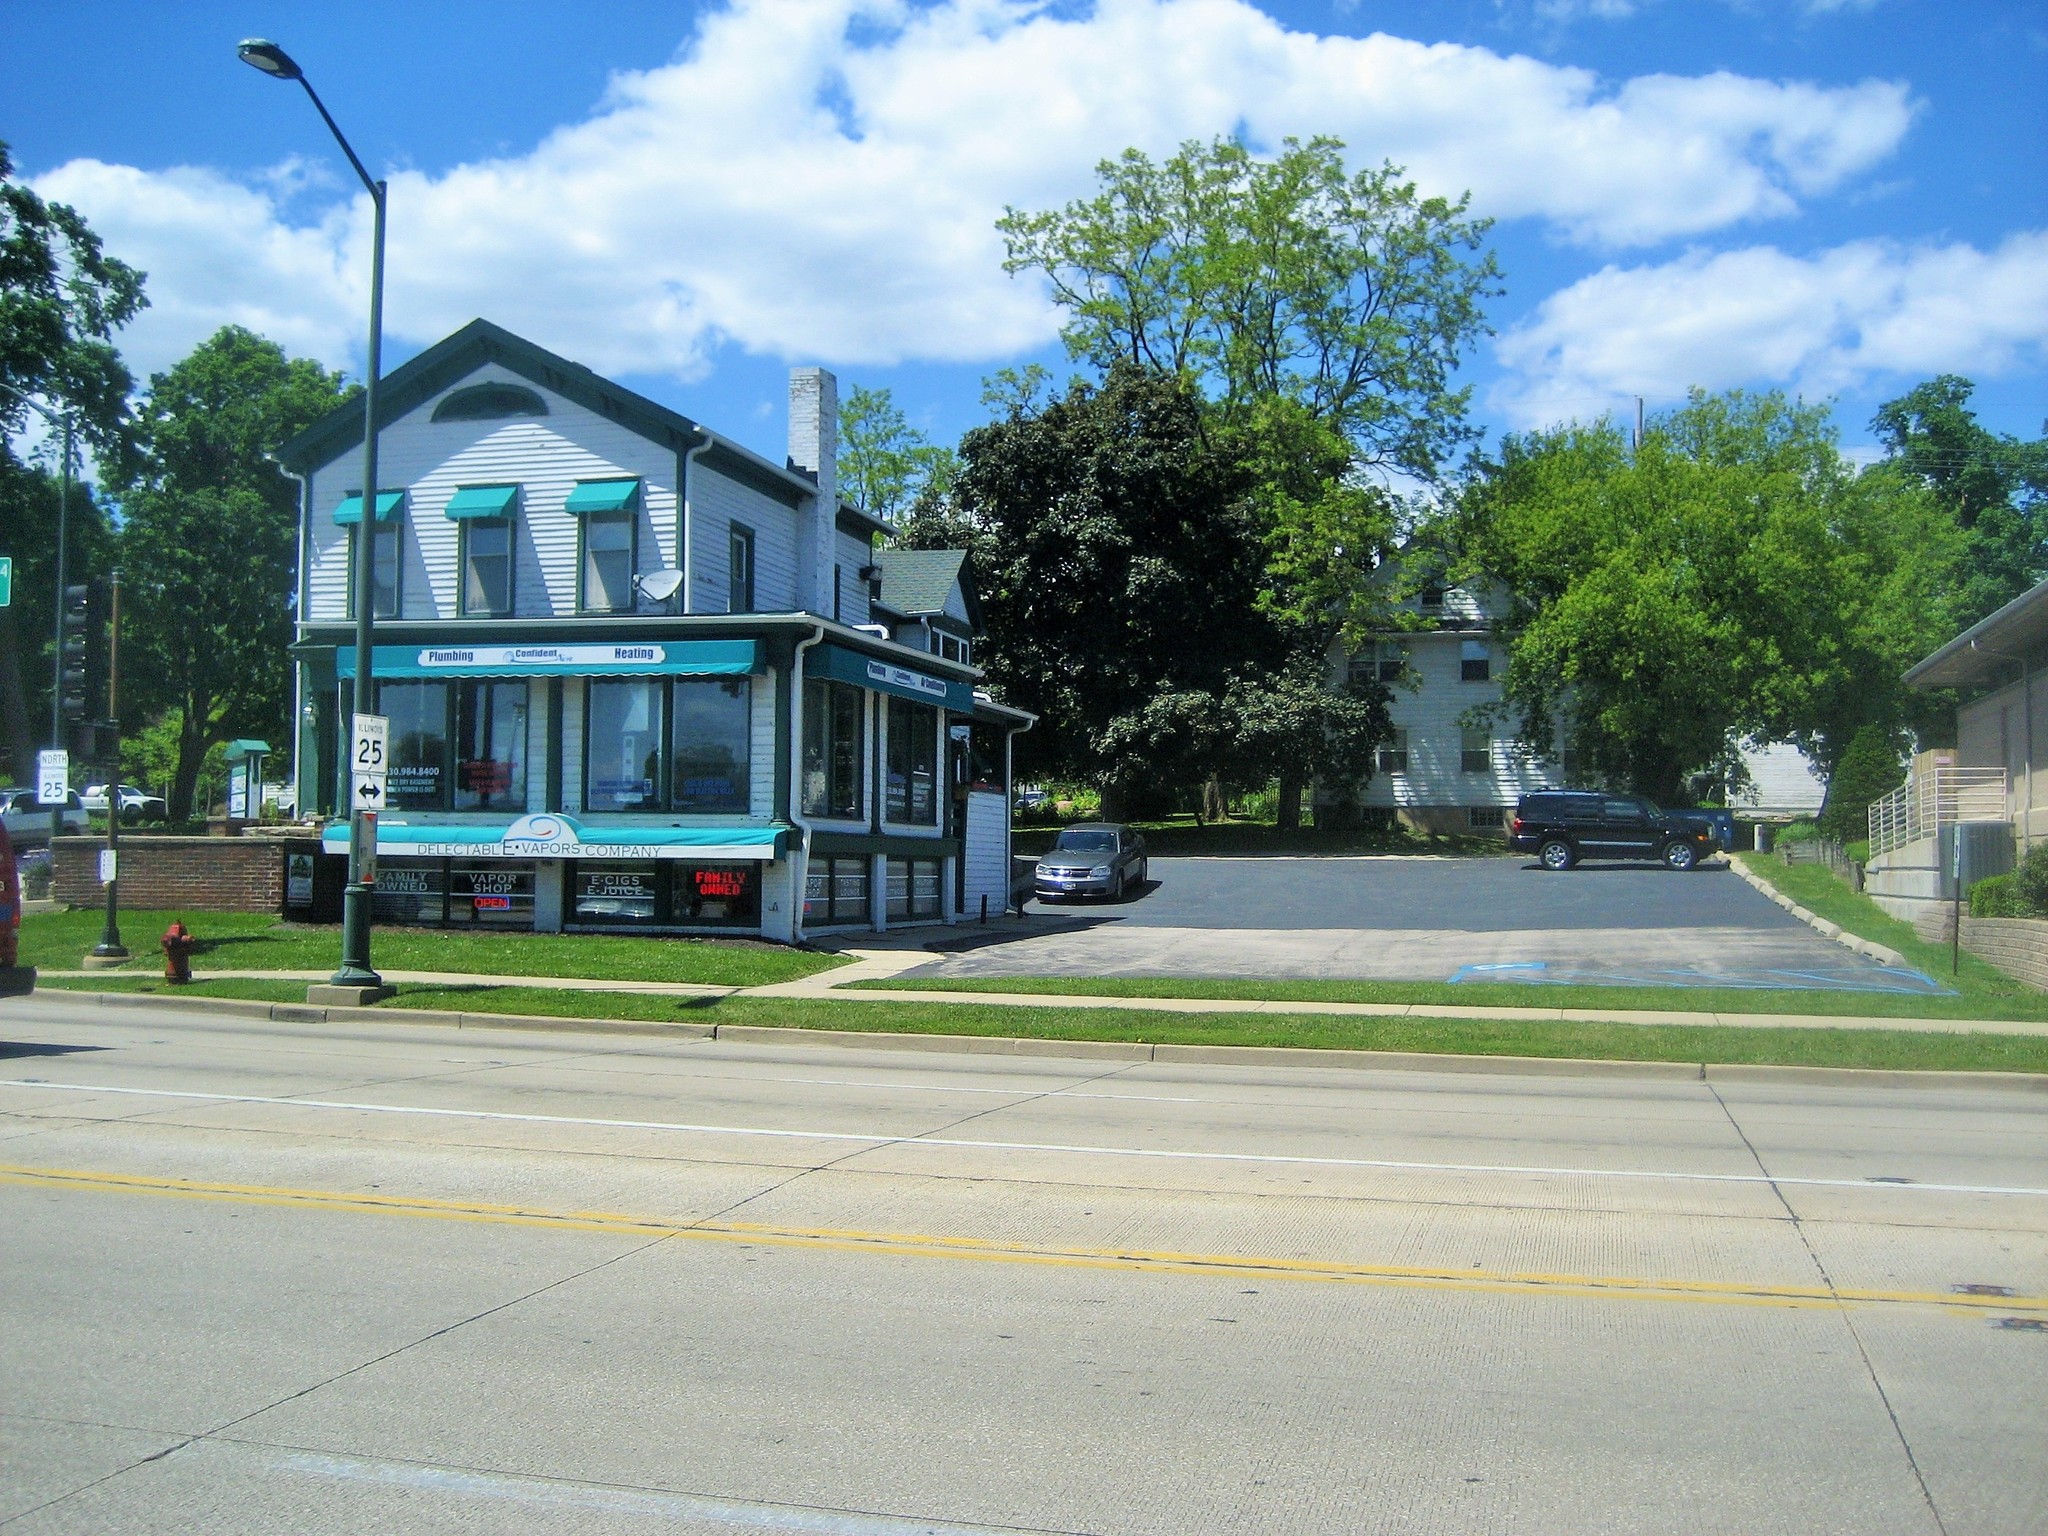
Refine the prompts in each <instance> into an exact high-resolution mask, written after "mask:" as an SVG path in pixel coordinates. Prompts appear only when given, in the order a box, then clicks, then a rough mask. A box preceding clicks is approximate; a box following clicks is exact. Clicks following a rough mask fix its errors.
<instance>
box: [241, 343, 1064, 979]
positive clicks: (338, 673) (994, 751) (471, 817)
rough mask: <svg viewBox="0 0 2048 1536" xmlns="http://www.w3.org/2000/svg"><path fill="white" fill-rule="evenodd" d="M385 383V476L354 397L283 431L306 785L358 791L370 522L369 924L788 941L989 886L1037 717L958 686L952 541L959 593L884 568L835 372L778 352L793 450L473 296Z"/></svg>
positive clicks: (926, 577)
mask: <svg viewBox="0 0 2048 1536" xmlns="http://www.w3.org/2000/svg"><path fill="white" fill-rule="evenodd" d="M380 408H381V410H382V421H381V424H380V430H379V452H380V464H381V467H380V478H381V479H382V482H383V483H382V484H381V485H379V486H378V487H376V488H375V495H374V496H371V497H367V498H366V497H365V496H364V494H363V486H362V485H361V483H360V473H359V463H360V447H361V441H362V411H361V409H360V408H358V407H355V406H349V407H344V408H342V409H339V410H337V411H335V412H333V413H332V414H330V415H329V416H327V417H325V418H324V419H322V420H321V421H319V422H317V423H315V424H314V425H313V426H312V427H310V428H308V429H307V430H306V431H305V432H302V433H301V434H299V435H298V436H297V437H295V438H293V439H292V440H291V441H290V442H289V443H287V444H285V445H284V446H283V447H282V448H281V449H279V450H278V453H277V458H278V460H279V462H280V463H282V464H283V465H284V467H285V468H286V470H287V471H289V472H290V473H291V474H292V475H294V476H295V477H297V478H298V479H299V481H300V482H301V485H302V496H301V506H300V528H299V589H298V594H297V618H298V639H297V642H296V644H294V646H293V647H292V651H293V657H294V660H295V661H296V663H297V672H298V706H299V722H300V723H299V743H298V746H299V750H298V752H297V753H296V754H295V757H296V762H297V766H298V773H299V782H298V784H297V792H298V796H299V801H298V803H299V805H300V806H301V807H302V808H305V809H306V810H308V811H313V810H319V811H325V812H332V811H335V810H337V809H338V807H339V806H340V805H341V804H342V803H343V797H344V795H345V794H346V791H347V780H346V777H345V775H344V769H343V764H342V762H341V760H340V759H341V754H340V752H339V744H340V742H341V740H342V739H343V737H344V736H345V734H346V728H347V724H348V718H349V713H350V709H351V699H352V693H353V687H354V672H355V651H354V644H353V637H354V626H353V623H352V621H351V592H350V582H349V574H348V573H349V568H350V558H351V551H352V550H353V549H354V548H355V546H356V541H357V540H359V539H361V538H365V537H367V538H370V539H372V540H373V541H374V542H373V545H372V556H373V562H374V570H375V581H374V583H373V602H374V604H375V608H374V614H375V617H376V619H377V628H376V640H377V644H376V649H375V653H374V657H373V663H372V665H373V676H374V678H375V682H376V693H377V712H378V713H380V714H382V715H384V716H386V717H387V718H388V719H389V721H390V733H391V736H390V740H391V746H390V756H391V765H390V767H391V772H390V779H389V799H388V808H387V810H386V811H385V813H384V815H383V817H382V818H381V821H380V824H379V827H378V833H377V862H378V874H377V886H376V894H375V912H376V916H377V920H378V921H380V922H387V923H416V924H424V925H433V926H465V925H477V926H495V927H507V928H532V929H537V930H543V931H557V930H569V931H577V930H591V931H618V930H631V931H640V932H700V931H705V932H725V933H732V932H742V933H753V934H758V935H760V936H763V937H767V938H773V939H780V940H784V941H792V940H795V939H799V938H801V937H803V936H804V935H805V934H806V933H815V932H818V931H820V930H821V929H831V928H848V927H853V928H860V927H873V928H880V927H885V926H891V925H895V924H901V923H907V922H936V921H949V922H950V921H953V920H955V919H956V918H957V917H958V916H959V915H960V914H962V913H965V912H977V913H978V912H979V911H980V910H981V906H982V902H983V901H984V900H986V901H987V902H988V904H989V906H990V908H991V909H992V910H997V911H1000V910H1001V909H1002V907H1003V906H1004V905H1005V904H1006V903H1007V901H1008V897H1009V881H1008V875H1009V843H1008V837H1009V818H1008V814H1007V807H1008V801H1009V781H1008V775H1009V766H1008V765H1009V738H1010V736H1011V734H1012V733H1014V732H1016V731H1019V730H1024V729H1028V728H1029V726H1030V725H1031V723H1032V722H1031V717H1030V716H1029V715H1027V714H1024V713H1023V712H1021V711H1018V710H1013V709H1007V708H1005V707H1003V706H1002V705H999V704H997V703H995V702H993V701H992V700H991V699H990V698H989V697H988V695H987V694H985V693H981V692H978V691H977V689H976V684H977V682H978V681H979V677H980V674H979V672H978V671H977V670H976V669H975V667H974V666H973V665H972V663H971V661H970V660H969V645H970V642H971V641H972V638H973V635H972V629H973V618H974V616H975V614H976V612H977V611H978V610H976V609H975V607H974V604H973V598H972V591H973V586H972V575H971V572H970V571H969V569H968V567H967V565H966V562H965V557H964V556H960V557H958V558H957V559H955V560H954V562H953V563H952V565H951V566H950V567H949V568H948V572H949V574H950V579H951V586H952V588H954V589H956V590H949V591H942V590H940V588H942V587H945V586H946V580H945V579H944V578H945V577H946V575H947V574H948V572H936V571H934V570H930V569H923V568H921V569H920V575H921V576H922V577H923V579H922V580H921V581H919V582H918V583H916V584H915V585H916V590H915V592H914V593H912V594H911V595H910V596H909V597H905V596H901V595H900V594H896V593H894V592H893V591H892V588H893V587H894V585H896V583H894V582H892V580H891V576H890V567H889V564H888V563H886V562H878V561H877V559H876V558H875V555H874V554H873V552H872V549H873V543H874V540H875V538H876V536H877V535H879V534H882V533H885V532H886V531H887V530H886V528H885V526H884V525H883V524H881V523H879V522H877V521H876V520H875V519H873V518H871V517H869V516H868V515H867V514H866V513H865V512H863V511H862V510H861V509H859V508H858V507H854V506H851V505H849V504H847V503H845V502H843V501H841V500H840V499H839V497H838V495H837V492H836V485H835V476H836V470H835V462H834V461H835V457H836V453H837V418H838V402H837V386H836V384H835V382H834V380H833V378H832V375H831V374H829V373H827V372H825V371H824V370H822V369H818V368H798V369H795V370H793V371H792V373H791V376H790V419H789V457H788V459H787V460H786V461H785V462H782V463H777V462H774V461H772V460H769V459H765V458H762V457H761V456H759V455H757V454H754V453H752V452H750V451H748V450H747V449H745V448H742V447H740V446H739V445H738V444H737V443H735V442H733V441H731V440H730V439H728V438H725V437H721V436H720V435H719V434H717V433H715V432H713V431H711V430H710V429H709V428H707V427H704V426H701V425H700V424H698V423H697V422H694V421H691V420H690V419H688V418H687V417H684V416H681V415H678V414H677V413H675V412H673V411H670V410H668V409H666V408H665V407H663V406H660V405H657V404H656V403H655V402H653V401H651V400H648V399H646V398H644V397H643V396H640V395H637V394H635V393H633V392H632V391H631V390H627V389H624V388H622V387H621V386H619V385H617V384H614V383H612V382H611V381H609V380H607V379H603V378H600V377H599V376H598V375H596V374H594V373H592V372H591V371H590V370H589V369H587V368H584V367H581V366H580V365H578V364H575V363H572V362H570V361H568V360H567V359H565V358H561V357H558V356H556V355H554V354H553V353H551V352H547V351H545V350H543V349H542V348H540V347H537V346H535V345H533V344H532V343H531V342H528V341H525V340H522V339H521V338H520V337H517V336H514V335H512V334H511V333H510V332H508V331H505V330H502V329H501V328H499V327H497V326H494V325H491V324H489V323H488V322H486V321H482V320H478V321H473V322H472V323H471V324H469V325H467V326H465V327H463V328H462V329H461V330H460V331H458V332H456V333H455V334H454V335H453V336H450V337H448V338H447V339H446V340H444V341H442V342H440V343H438V344H436V345H435V346H432V347H429V348H428V349H427V350H426V351H424V352H422V353H421V354H420V355H419V356H417V357H415V358H413V359H412V360H411V361H410V362H408V363H406V364H405V365H404V366H403V367H401V368H399V369H397V370H396V371H395V372H393V373H392V374H391V375H390V376H389V377H388V378H387V379H386V380H385V381H384V387H383V389H382V391H381V392H380ZM366 503H367V505H366ZM930 565H931V562H930V561H926V562H924V566H926V567H928V566H930ZM892 600H893V601H894V602H895V603H896V606H895V607H894V608H891V607H889V606H888V604H889V603H890V602H891V601H892ZM926 607H931V608H932V609H933V611H932V612H931V613H926V612H925V611H924V610H925V608H926ZM992 807H993V809H991V808H992ZM346 841H347V838H346V826H345V825H343V824H339V823H337V824H336V825H334V826H332V827H330V828H329V829H328V832H327V835H326V838H325V842H326V845H327V847H328V849H329V850H330V852H332V853H334V854H337V855H338V854H339V853H340V852H341V851H342V850H344V849H345V847H346Z"/></svg>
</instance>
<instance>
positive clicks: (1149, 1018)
mask: <svg viewBox="0 0 2048 1536" xmlns="http://www.w3.org/2000/svg"><path fill="white" fill-rule="evenodd" d="M117 981H118V982H121V983H126V985H117V984H116V983H117ZM49 985H50V986H51V987H52V988H53V989H60V988H70V989H74V990H84V991H112V990H119V991H134V992H153V991H161V992H164V993H167V994H168V993H176V994H177V995H179V996H187V997H189V996H202V997H203V996H211V997H250V998H259V999H263V1000H266V1001H272V1002H299V1003H303V1002H304V1001H305V987H304V984H303V983H300V984H296V985H295V984H292V983H281V982H269V981H215V982H201V983H196V984H194V985H192V986H189V987H175V988H173V987H168V986H166V985H165V984H164V983H163V982H162V981H161V980H155V981H151V980H148V979H145V978H138V977H120V978H113V977H79V978H69V979H64V980H59V981H55V982H51V983H49ZM382 1006H385V1007H391V1008H427V1009H440V1010H447V1011H450V1012H460V1013H472V1014H474V1013H508V1014H532V1015H538V1016H543V1017H550V1018H561V1019H600V1020H617V1021H621V1022H639V1023H657V1024H660V1023H667V1024H700V1025H711V1024H763V1025H775V1026H779V1027H782V1028H787V1029H830V1030H876V1031H886V1032H889V1033H896V1034H931V1035H979V1036H995V1037H1001V1038H1010V1039H1015V1038H1022V1039H1032V1040H1123V1041H1137V1042H1142V1043H1146V1044H1181V1045H1223V1046H1292V1047H1300V1048H1307V1049H1312V1050H1338V1051H1414V1052H1428V1053H1434V1054H1448V1055H1462V1056H1536V1057H1546V1058H1551V1059H1557V1060H1578V1061H1592V1060H1599V1061H1663V1062H1685V1063H1693V1062H1706V1063H1716V1064H1723V1063H1747V1064H1754V1065H1759V1066H1818V1067H1869V1068H1883V1069H1887V1070H1894V1071H1936V1072H2036V1073H2038V1072H2048V1039H2043V1038H2034V1037H2028V1036H2011V1035H1978V1034H1954V1035H1950V1034H1927V1033H1920V1032H1913V1031H1906V1030H1873V1029H1854V1030H1850V1029H1827V1028H1810V1029H1799V1028H1787V1029H1768V1028H1765V1029H1739V1028H1730V1027H1720V1026H1712V1025H1700V1026H1693V1025H1685V1026H1678V1025H1631V1024H1571V1023H1556V1022H1546V1021H1540V1020H1522V1019H1431V1018H1397V1019H1360V1018H1338V1017H1330V1016H1318V1015H1314V1014H1296V1015H1286V1014H1282V1015H1273V1014H1228V1013H1225V1014H1168V1013H1155V1012H1149V1011H1147V1012H1141V1011H1138V1010H1135V1009H1133V1010H1129V1011H1123V1010H1118V1009H1094V1008H1090V1009H1079V1008H1061V1007H1059V1006H1057V1005H1056V1004H1055V1005H1049V1006H1047V1007H1045V1008H1013V1007H991V1006H988V1005H986V1004H973V1003H897V1002H873V1003H867V1002H852V1001H845V1000H840V999H832V998H816V999H813V998H766V997H762V998H753V997H727V998H715V999H692V998H672V997H660V996H654V995H650V994H646V993H595V992H562V991H559V990H555V989H551V988H540V987H517V986H511V987H493V986H451V987H439V986H407V985H401V986H400V987H399V991H398V996H397V997H396V998H395V999H393V1000H392V1001H391V1002H390V1003H388V1004H384V1005H382Z"/></svg>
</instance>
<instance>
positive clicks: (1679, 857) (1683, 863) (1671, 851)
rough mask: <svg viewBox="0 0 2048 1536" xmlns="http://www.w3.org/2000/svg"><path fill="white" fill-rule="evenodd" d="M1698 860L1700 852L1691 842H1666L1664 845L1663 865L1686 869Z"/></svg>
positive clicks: (1669, 867) (1667, 867)
mask: <svg viewBox="0 0 2048 1536" xmlns="http://www.w3.org/2000/svg"><path fill="white" fill-rule="evenodd" d="M1699 861H1700V852H1699V850H1698V849H1697V848H1695V847H1693V845H1692V844H1691V843H1677V842H1673V843H1666V844H1665V845H1664V867H1665V868H1666V869H1676V870H1687V869H1691V868H1692V867H1693V866H1694V865H1696V864H1698V863H1699Z"/></svg>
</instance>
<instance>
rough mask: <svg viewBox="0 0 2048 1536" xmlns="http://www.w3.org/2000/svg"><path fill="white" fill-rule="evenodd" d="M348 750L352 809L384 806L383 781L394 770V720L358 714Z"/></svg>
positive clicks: (358, 809)
mask: <svg viewBox="0 0 2048 1536" xmlns="http://www.w3.org/2000/svg"><path fill="white" fill-rule="evenodd" d="M350 735H351V736H352V737H353V738H354V740H353V741H352V742H351V743H350V746H349V751H348V769H349V794H348V804H349V809H350V810H351V811H381V810H383V809H384V785H385V780H386V779H387V778H388V777H389V776H390V773H391V753H390V750H389V749H390V744H391V721H390V720H389V719H388V718H387V717H386V716H384V715H357V716H355V728H354V730H352V731H351V732H350Z"/></svg>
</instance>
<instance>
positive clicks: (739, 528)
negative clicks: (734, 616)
mask: <svg viewBox="0 0 2048 1536" xmlns="http://www.w3.org/2000/svg"><path fill="white" fill-rule="evenodd" d="M725 556H726V567H725V582H726V584H725V593H726V601H725V611H726V612H727V613H752V612H753V611H754V530H753V529H751V528H749V527H746V526H745V525H744V524H741V523H734V524H732V525H731V527H730V528H729V529H728V530H727V533H726V541H725Z"/></svg>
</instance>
